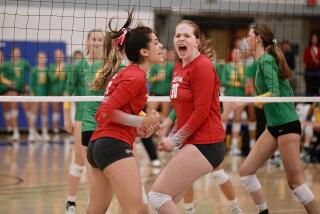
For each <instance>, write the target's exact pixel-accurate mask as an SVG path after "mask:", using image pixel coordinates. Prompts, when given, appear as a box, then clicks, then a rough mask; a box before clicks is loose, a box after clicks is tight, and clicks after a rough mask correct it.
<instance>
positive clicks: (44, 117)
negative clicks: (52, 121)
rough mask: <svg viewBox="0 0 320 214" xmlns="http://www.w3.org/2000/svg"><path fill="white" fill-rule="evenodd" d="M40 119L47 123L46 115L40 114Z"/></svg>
mask: <svg viewBox="0 0 320 214" xmlns="http://www.w3.org/2000/svg"><path fill="white" fill-rule="evenodd" d="M41 120H42V122H43V123H47V122H48V116H47V115H41Z"/></svg>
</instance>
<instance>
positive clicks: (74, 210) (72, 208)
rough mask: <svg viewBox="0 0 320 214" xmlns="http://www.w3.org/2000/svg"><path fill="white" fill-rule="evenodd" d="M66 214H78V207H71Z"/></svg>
mask: <svg viewBox="0 0 320 214" xmlns="http://www.w3.org/2000/svg"><path fill="white" fill-rule="evenodd" d="M65 214H76V207H75V206H69V207H68V209H67V210H66V212H65Z"/></svg>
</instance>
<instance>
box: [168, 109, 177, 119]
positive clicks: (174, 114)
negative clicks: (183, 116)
mask: <svg viewBox="0 0 320 214" xmlns="http://www.w3.org/2000/svg"><path fill="white" fill-rule="evenodd" d="M169 118H170V120H172V121H173V122H175V121H176V119H177V115H176V112H175V110H174V109H171V111H170V113H169Z"/></svg>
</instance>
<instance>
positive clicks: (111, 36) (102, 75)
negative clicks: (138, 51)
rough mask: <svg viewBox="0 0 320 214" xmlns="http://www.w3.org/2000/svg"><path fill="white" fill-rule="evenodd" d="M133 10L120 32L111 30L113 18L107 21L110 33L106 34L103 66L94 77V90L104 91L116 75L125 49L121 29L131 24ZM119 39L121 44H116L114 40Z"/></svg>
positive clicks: (123, 34)
mask: <svg viewBox="0 0 320 214" xmlns="http://www.w3.org/2000/svg"><path fill="white" fill-rule="evenodd" d="M132 14H133V10H132V11H131V12H129V15H128V19H127V21H126V23H125V24H124V25H123V27H122V28H121V30H113V29H112V27H111V23H112V20H113V18H112V19H111V20H110V21H109V29H110V31H111V32H110V33H106V35H105V39H104V44H103V56H104V66H103V69H102V71H101V72H99V73H98V74H97V75H96V78H95V80H94V82H93V89H94V90H101V89H105V88H106V87H107V85H108V83H109V81H110V80H111V79H112V77H113V76H114V75H115V74H117V73H118V71H119V67H120V64H121V62H122V60H123V56H122V54H123V50H124V47H125V39H126V34H127V32H126V33H124V31H123V29H127V28H128V27H129V26H130V24H131V22H132ZM120 37H121V39H122V38H123V39H122V42H121V43H119V44H118V43H116V42H115V40H117V39H119V38H120Z"/></svg>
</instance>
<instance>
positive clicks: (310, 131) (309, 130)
mask: <svg viewBox="0 0 320 214" xmlns="http://www.w3.org/2000/svg"><path fill="white" fill-rule="evenodd" d="M304 133H305V135H306V136H307V137H312V136H313V128H312V126H311V125H307V126H306V127H305V128H304Z"/></svg>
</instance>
